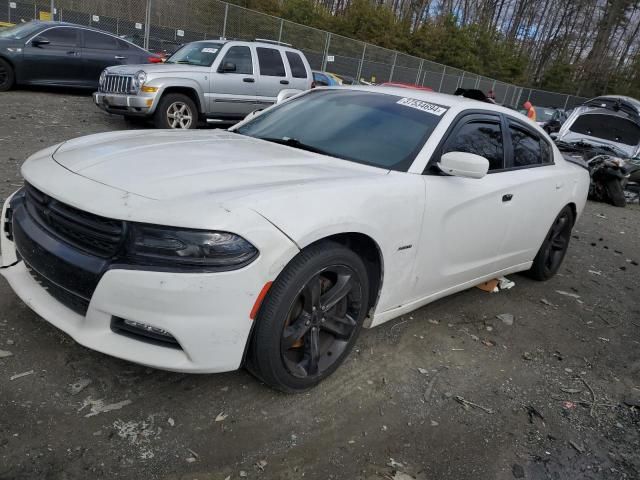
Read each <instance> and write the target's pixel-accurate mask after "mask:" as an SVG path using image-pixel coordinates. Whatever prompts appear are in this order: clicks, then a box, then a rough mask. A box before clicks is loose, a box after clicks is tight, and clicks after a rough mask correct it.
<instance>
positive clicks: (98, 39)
mask: <svg viewBox="0 0 640 480" xmlns="http://www.w3.org/2000/svg"><path fill="white" fill-rule="evenodd" d="M84 47H85V48H95V49H101V50H117V49H118V39H117V38H114V37H111V36H109V35H104V34H102V33H98V32H91V31H89V30H85V31H84Z"/></svg>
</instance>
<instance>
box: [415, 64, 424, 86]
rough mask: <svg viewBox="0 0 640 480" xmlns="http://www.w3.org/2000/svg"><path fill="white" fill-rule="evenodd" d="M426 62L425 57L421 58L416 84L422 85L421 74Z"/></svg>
mask: <svg viewBox="0 0 640 480" xmlns="http://www.w3.org/2000/svg"><path fill="white" fill-rule="evenodd" d="M423 64H424V59H422V58H421V59H420V66H419V67H418V75H417V76H416V85H420V74H421V73H422V65H423Z"/></svg>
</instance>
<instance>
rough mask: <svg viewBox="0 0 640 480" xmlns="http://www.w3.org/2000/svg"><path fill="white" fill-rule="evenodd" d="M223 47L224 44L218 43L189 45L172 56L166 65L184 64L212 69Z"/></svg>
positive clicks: (194, 43)
mask: <svg viewBox="0 0 640 480" xmlns="http://www.w3.org/2000/svg"><path fill="white" fill-rule="evenodd" d="M222 45H223V44H222V43H217V42H193V43H189V44H188V45H185V46H184V47H182V48H181V49H180V50H178V51H177V52H176V53H174V54H173V55H171V57H169V58H168V59H167V61H166V62H165V63H182V64H185V65H199V66H202V67H210V66H211V64H212V63H213V61H214V60H215V59H216V57H217V56H218V52H219V51H220V49H221V48H222Z"/></svg>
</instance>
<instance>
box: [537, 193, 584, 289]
mask: <svg viewBox="0 0 640 480" xmlns="http://www.w3.org/2000/svg"><path fill="white" fill-rule="evenodd" d="M574 221H575V219H574V217H573V210H571V207H569V206H568V205H567V206H566V207H564V208H563V209H562V210H561V211H560V213H559V214H558V216H557V217H556V219H555V220H554V221H553V224H552V225H551V228H550V229H549V233H547V236H546V237H545V239H544V242H542V246H541V247H540V250H538V253H537V254H536V257H535V258H534V259H533V265H532V266H531V269H530V270H529V271H528V274H529V276H530V277H531V278H533V279H535V280H539V281H544V280H549V279H550V278H551V277H553V276H554V275H555V274H556V272H557V271H558V269H559V268H560V265H562V261H563V260H564V256H565V255H566V253H567V249H568V248H569V240H570V239H571V229H572V228H573V222H574Z"/></svg>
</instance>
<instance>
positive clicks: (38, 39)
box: [31, 37, 51, 47]
mask: <svg viewBox="0 0 640 480" xmlns="http://www.w3.org/2000/svg"><path fill="white" fill-rule="evenodd" d="M50 43H51V42H50V41H49V39H47V38H46V37H36V38H34V39H33V40H31V45H33V46H34V47H40V46H42V45H49V44H50Z"/></svg>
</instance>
